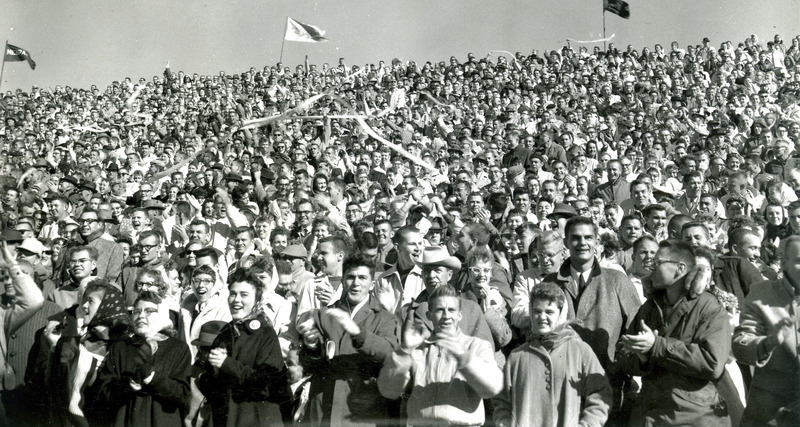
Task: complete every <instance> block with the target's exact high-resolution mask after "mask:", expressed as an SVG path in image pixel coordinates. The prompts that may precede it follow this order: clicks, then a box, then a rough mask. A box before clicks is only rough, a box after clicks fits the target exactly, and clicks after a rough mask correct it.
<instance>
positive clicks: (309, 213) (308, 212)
mask: <svg viewBox="0 0 800 427" xmlns="http://www.w3.org/2000/svg"><path fill="white" fill-rule="evenodd" d="M311 212H313V211H297V212H296V213H297V214H298V215H311Z"/></svg>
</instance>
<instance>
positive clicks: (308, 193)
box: [0, 35, 800, 426]
mask: <svg viewBox="0 0 800 427" xmlns="http://www.w3.org/2000/svg"><path fill="white" fill-rule="evenodd" d="M495 52H496V51H495ZM501 53H502V52H501ZM798 100H800V36H795V37H793V38H792V39H791V42H790V43H788V46H787V45H785V44H784V42H783V40H782V39H781V36H780V35H775V36H774V38H772V39H769V40H767V41H763V40H759V39H758V37H756V36H755V35H753V36H750V37H748V38H746V39H745V40H743V41H742V42H736V43H732V42H730V41H723V42H721V43H719V44H718V45H714V44H712V42H711V40H709V39H708V38H705V39H703V40H702V42H701V43H700V44H697V45H689V46H686V47H685V48H684V47H681V46H680V45H679V44H678V43H677V42H672V43H671V45H670V46H669V48H668V49H665V48H664V47H663V46H661V45H655V46H654V47H653V48H652V49H651V48H650V47H643V48H642V49H641V50H637V49H635V48H634V47H633V46H630V45H629V46H627V47H626V48H625V49H619V48H617V47H616V46H615V45H614V44H613V43H609V44H608V46H607V48H605V49H600V48H599V47H594V48H593V50H591V51H590V50H589V49H587V48H586V47H584V46H583V45H581V46H579V47H573V46H571V45H567V46H564V47H563V48H561V49H559V50H552V51H544V52H542V53H540V52H538V51H536V50H534V51H532V52H531V53H530V54H523V53H516V54H514V55H512V54H510V53H508V54H506V53H502V54H501V55H499V56H498V55H492V54H489V55H487V56H485V57H480V58H479V57H478V56H476V55H474V54H469V55H467V58H466V60H461V59H459V58H456V57H455V56H453V57H450V58H449V60H446V61H439V62H425V63H416V62H414V61H406V62H404V61H400V60H398V59H394V60H392V61H391V62H390V63H384V61H380V62H379V63H378V64H377V65H376V64H368V65H365V66H363V67H361V66H352V67H351V66H348V65H346V63H345V60H344V59H340V60H339V63H338V64H337V65H335V66H330V65H329V64H327V63H326V64H323V65H322V66H321V67H317V65H314V64H311V65H309V64H305V65H301V66H297V67H296V68H295V69H294V70H292V69H291V68H289V67H284V66H283V64H280V63H278V64H277V65H276V66H268V67H264V68H263V69H256V68H251V69H250V70H248V71H246V72H242V73H239V74H233V75H229V74H226V73H224V72H221V73H219V74H218V75H210V76H206V75H198V74H186V73H184V72H182V71H179V72H174V71H172V70H171V69H170V68H169V67H168V68H167V69H166V70H165V71H164V73H163V75H160V76H156V77H153V78H152V80H146V79H144V78H141V79H138V81H136V80H132V79H130V78H126V79H124V80H121V81H115V82H113V83H112V84H111V85H110V86H109V87H107V88H105V89H104V90H101V89H100V88H98V87H96V86H92V87H91V88H89V89H80V88H71V87H61V86H57V87H55V88H40V87H35V86H34V87H33V88H31V90H30V91H24V90H16V91H14V92H11V91H9V92H6V93H5V94H3V96H2V99H1V100H0V111H2V116H3V122H2V123H0V186H1V187H2V189H0V191H1V192H2V193H1V194H0V230H2V231H0V240H2V242H0V280H1V281H2V282H3V287H2V288H3V293H2V300H1V301H0V366H2V369H3V371H2V381H0V399H1V400H2V404H0V424H2V425H20V426H22V425H76V426H83V425H130V426H141V425H152V426H161V425H167V426H172V425H175V426H177V425H185V426H210V425H214V426H224V425H228V426H234V425H235V426H251V425H281V424H283V425H335V426H340V425H351V424H352V425H439V424H459V425H472V426H475V425H498V426H515V425H518V426H538V425H559V426H573V425H581V426H601V425H614V426H616V425H618V426H627V425H637V426H638V425H653V426H656V425H659V426H660V425H743V426H749V425H752V426H761V425H767V424H769V425H798V424H800V355H799V352H800V350H799V349H800V315H798V312H799V310H800V237H798V235H800V200H799V199H798V196H800V163H798V161H799V159H800V105H798Z"/></svg>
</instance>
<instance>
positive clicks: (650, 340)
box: [620, 320, 658, 360]
mask: <svg viewBox="0 0 800 427" xmlns="http://www.w3.org/2000/svg"><path fill="white" fill-rule="evenodd" d="M640 322H641V324H640V326H641V328H640V331H639V333H638V334H636V335H623V336H622V337H621V338H620V342H621V343H622V346H623V348H625V349H628V350H630V351H632V352H634V353H636V355H637V356H639V359H642V360H644V359H645V358H646V355H647V354H648V353H650V351H651V350H652V349H653V345H654V344H655V342H656V337H658V330H655V331H653V330H652V329H650V327H648V326H647V324H646V323H644V320H640Z"/></svg>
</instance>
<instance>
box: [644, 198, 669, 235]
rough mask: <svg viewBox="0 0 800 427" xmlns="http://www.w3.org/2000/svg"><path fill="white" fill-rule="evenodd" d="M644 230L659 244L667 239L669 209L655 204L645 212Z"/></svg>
mask: <svg viewBox="0 0 800 427" xmlns="http://www.w3.org/2000/svg"><path fill="white" fill-rule="evenodd" d="M642 214H643V215H644V230H645V231H646V232H647V233H650V235H651V236H653V238H655V239H656V241H657V242H660V241H662V240H666V239H667V208H666V207H665V206H664V205H660V204H658V203H653V204H651V205H649V206H647V207H646V208H644V210H642Z"/></svg>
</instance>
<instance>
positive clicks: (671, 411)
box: [618, 292, 731, 426]
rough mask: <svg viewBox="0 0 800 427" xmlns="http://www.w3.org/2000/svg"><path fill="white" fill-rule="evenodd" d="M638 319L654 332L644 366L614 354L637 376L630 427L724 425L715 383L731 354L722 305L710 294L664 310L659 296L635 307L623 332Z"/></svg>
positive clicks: (635, 329) (637, 327) (632, 331)
mask: <svg viewBox="0 0 800 427" xmlns="http://www.w3.org/2000/svg"><path fill="white" fill-rule="evenodd" d="M641 321H644V323H645V324H646V325H647V326H648V327H649V328H650V329H652V330H653V332H654V333H655V331H658V335H657V336H656V339H655V343H654V344H653V348H652V350H651V351H650V354H649V355H648V360H647V361H646V362H641V361H640V359H639V357H638V356H637V355H636V354H635V353H633V352H630V351H627V350H620V353H619V358H618V363H619V365H620V367H622V368H623V369H624V370H625V371H626V372H627V373H628V374H630V375H635V376H641V377H642V391H641V393H640V395H639V401H638V402H637V407H636V408H634V410H633V414H632V415H631V424H632V425H646V426H655V425H695V426H700V425H702V426H727V425H730V418H729V417H728V412H727V410H726V408H725V407H726V405H725V403H724V402H723V401H722V399H721V398H720V396H719V393H718V391H717V387H716V385H715V382H716V380H718V379H719V378H720V377H722V374H723V373H724V370H725V364H726V363H727V362H728V357H729V356H730V352H731V327H730V322H729V320H728V315H727V313H726V311H725V308H724V307H723V306H722V304H720V303H719V301H717V298H716V297H715V296H714V295H713V294H711V293H710V292H705V293H703V294H700V295H699V296H697V297H696V298H691V297H689V296H685V297H683V298H681V299H680V300H679V301H678V302H677V303H675V305H674V306H672V308H671V309H670V308H669V307H667V306H666V303H665V302H664V297H663V292H660V293H658V294H657V295H656V296H655V297H653V298H650V299H648V300H647V302H645V303H644V305H642V308H641V309H639V313H638V314H637V315H636V319H635V320H634V322H633V324H632V325H631V327H630V328H629V329H628V331H627V334H629V335H636V334H638V333H639V332H640V331H641Z"/></svg>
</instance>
